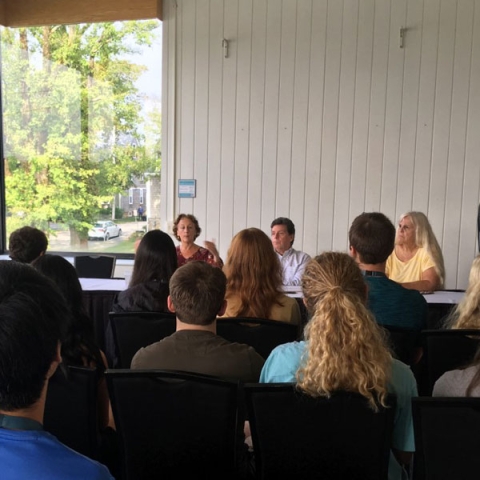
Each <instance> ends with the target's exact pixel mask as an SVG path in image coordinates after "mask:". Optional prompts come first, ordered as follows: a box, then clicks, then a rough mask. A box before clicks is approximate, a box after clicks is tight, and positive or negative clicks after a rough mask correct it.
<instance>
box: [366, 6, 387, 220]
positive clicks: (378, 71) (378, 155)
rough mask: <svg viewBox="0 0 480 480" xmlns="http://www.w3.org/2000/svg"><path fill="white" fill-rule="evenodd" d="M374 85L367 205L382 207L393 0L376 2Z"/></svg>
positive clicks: (371, 106) (371, 97)
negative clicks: (381, 196)
mask: <svg viewBox="0 0 480 480" xmlns="http://www.w3.org/2000/svg"><path fill="white" fill-rule="evenodd" d="M373 31H374V36H373V60H372V87H371V88H372V89H371V92H370V118H369V130H368V160H367V177H366V182H365V188H366V192H365V209H366V210H367V211H373V210H375V211H376V210H379V209H380V191H381V187H382V173H383V172H382V166H383V151H384V138H385V108H386V92H387V80H388V78H387V69H388V47H389V44H390V41H389V40H390V2H387V1H384V0H377V1H376V2H375V12H374V25H373Z"/></svg>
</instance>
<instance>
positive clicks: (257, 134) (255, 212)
mask: <svg viewBox="0 0 480 480" xmlns="http://www.w3.org/2000/svg"><path fill="white" fill-rule="evenodd" d="M266 25H267V0H255V1H254V2H253V12H252V60H251V61H252V65H251V77H250V88H251V90H250V95H251V96H250V119H249V139H250V143H249V145H248V148H249V151H248V156H249V165H248V178H247V180H248V187H247V190H246V191H245V197H246V198H245V201H246V203H247V206H248V207H247V221H246V223H245V225H244V227H245V226H257V227H258V226H260V221H261V220H260V218H261V204H262V171H263V146H264V117H265V68H266V66H265V65H266V35H265V31H266ZM242 101H245V99H242Z"/></svg>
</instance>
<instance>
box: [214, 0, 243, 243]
mask: <svg viewBox="0 0 480 480" xmlns="http://www.w3.org/2000/svg"><path fill="white" fill-rule="evenodd" d="M238 3H239V2H238V0H230V1H229V2H227V4H228V8H226V9H225V11H224V13H223V21H224V32H223V35H224V38H226V39H227V40H228V41H229V44H230V46H229V52H228V58H224V57H223V48H222V39H221V38H220V39H219V40H218V42H219V49H220V52H221V56H222V60H223V83H222V149H221V167H222V168H221V174H220V178H221V184H220V198H221V199H222V201H221V203H220V239H219V245H229V243H230V240H231V238H232V236H233V224H232V218H233V212H234V205H233V200H234V196H233V192H234V188H235V181H236V180H237V179H236V178H235V134H236V127H235V124H236V113H235V108H236V96H237V81H236V80H237V53H238V40H237V41H235V39H238V8H239V7H238Z"/></svg>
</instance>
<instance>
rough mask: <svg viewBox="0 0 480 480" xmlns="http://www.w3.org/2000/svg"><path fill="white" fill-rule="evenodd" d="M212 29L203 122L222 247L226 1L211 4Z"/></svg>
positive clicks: (215, 234) (214, 222)
mask: <svg viewBox="0 0 480 480" xmlns="http://www.w3.org/2000/svg"><path fill="white" fill-rule="evenodd" d="M209 7H210V8H209V21H208V24H206V25H205V26H204V28H205V29H207V28H208V38H209V54H208V65H205V67H204V68H205V69H206V70H207V71H208V110H207V111H206V112H205V114H204V115H202V118H201V120H202V121H204V122H206V123H208V158H207V162H208V177H207V192H206V195H207V222H208V224H205V225H203V228H206V229H208V236H209V237H210V238H211V239H212V238H213V239H215V240H216V241H217V248H219V251H220V252H221V251H222V244H221V243H220V238H219V236H220V233H219V232H220V208H219V199H220V198H221V192H220V185H221V180H220V173H221V171H222V152H221V146H222V81H223V75H222V69H223V48H222V39H223V0H210V2H209Z"/></svg>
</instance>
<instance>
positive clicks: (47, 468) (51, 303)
mask: <svg viewBox="0 0 480 480" xmlns="http://www.w3.org/2000/svg"><path fill="white" fill-rule="evenodd" d="M68 316H69V311H68V308H67V306H66V304H65V301H64V299H63V297H62V295H61V293H60V291H58V290H57V288H56V287H55V285H54V284H53V283H52V282H51V280H50V279H48V278H46V277H44V276H43V275H42V274H40V273H39V272H38V271H36V270H35V269H33V268H32V267H30V266H29V265H24V264H21V263H18V262H13V261H8V260H2V261H0V365H1V368H0V465H1V467H0V471H1V475H0V476H1V478H2V480H18V479H24V478H25V479H30V478H31V479H34V478H41V479H42V480H64V479H66V478H68V479H69V480H85V479H87V478H88V479H89V480H113V477H112V476H111V475H110V473H109V471H108V469H107V468H106V467H105V466H103V465H101V464H99V463H97V462H95V461H93V460H90V459H88V458H86V457H84V456H83V455H80V454H79V453H77V452H74V451H73V450H71V449H69V448H67V447H66V446H65V445H63V444H62V443H60V442H59V441H58V440H57V439H56V438H55V437H54V436H53V435H51V434H49V433H47V432H45V431H44V430H43V425H42V422H43V414H44V409H45V399H46V394H47V387H48V381H49V379H50V378H51V377H52V375H53V374H54V372H55V370H56V369H57V367H58V365H59V363H60V362H61V361H62V358H61V356H60V340H61V338H62V336H63V328H64V325H65V324H66V322H67V321H68Z"/></svg>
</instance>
